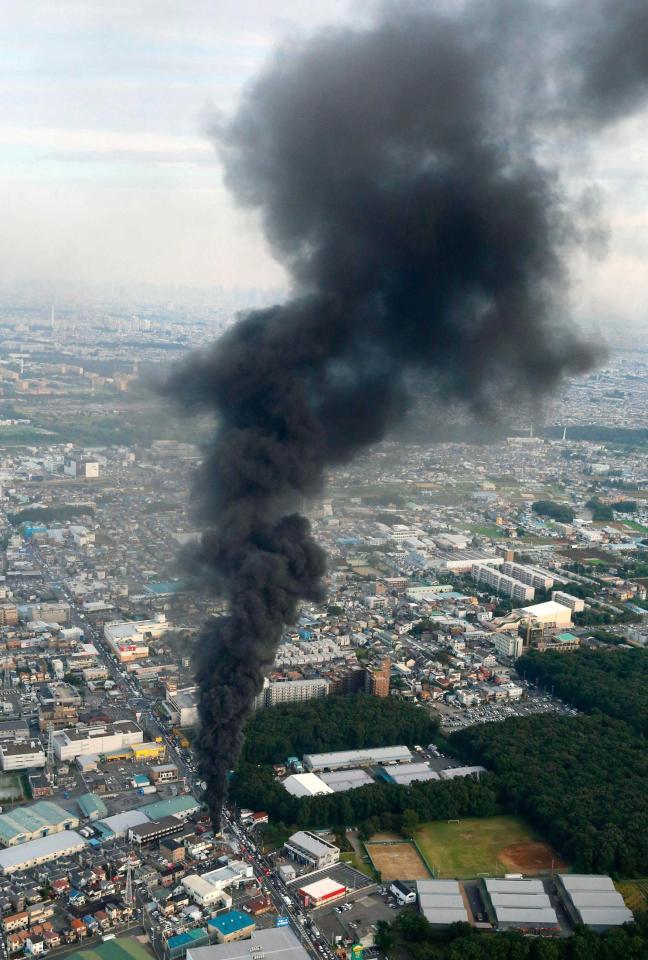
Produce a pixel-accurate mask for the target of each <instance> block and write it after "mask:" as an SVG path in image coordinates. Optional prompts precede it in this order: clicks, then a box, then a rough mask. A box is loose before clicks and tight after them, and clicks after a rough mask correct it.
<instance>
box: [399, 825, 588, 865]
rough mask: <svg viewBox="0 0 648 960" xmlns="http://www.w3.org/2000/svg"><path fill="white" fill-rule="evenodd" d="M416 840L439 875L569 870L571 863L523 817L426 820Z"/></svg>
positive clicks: (417, 833)
mask: <svg viewBox="0 0 648 960" xmlns="http://www.w3.org/2000/svg"><path fill="white" fill-rule="evenodd" d="M416 840H417V843H418V844H419V846H420V847H421V850H422V851H423V853H424V854H425V856H426V858H427V860H428V863H430V865H431V866H432V868H433V869H434V871H435V873H436V875H437V876H439V877H457V878H461V877H476V876H479V875H480V874H488V875H490V876H496V875H498V874H499V875H501V874H503V873H524V874H525V875H534V874H543V873H550V872H551V868H552V861H553V868H554V870H556V871H558V870H563V871H564V870H567V869H569V867H568V864H566V863H565V862H564V860H561V859H560V858H559V857H558V855H557V854H556V852H555V851H554V850H552V849H551V847H550V846H549V845H548V844H546V843H544V841H543V840H542V839H541V838H540V837H539V836H538V835H537V833H536V832H535V831H534V830H533V829H532V827H530V826H529V824H528V823H526V821H525V820H523V819H522V818H521V817H484V818H483V819H481V818H474V819H467V820H460V821H459V822H450V823H448V822H446V821H435V822H433V823H426V824H423V826H422V827H420V828H419V829H418V830H417V832H416Z"/></svg>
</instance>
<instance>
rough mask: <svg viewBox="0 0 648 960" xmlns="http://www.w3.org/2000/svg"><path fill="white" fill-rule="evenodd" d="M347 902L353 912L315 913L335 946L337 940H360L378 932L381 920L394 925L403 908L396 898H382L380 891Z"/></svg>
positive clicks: (334, 909)
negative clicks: (378, 924) (369, 933)
mask: <svg viewBox="0 0 648 960" xmlns="http://www.w3.org/2000/svg"><path fill="white" fill-rule="evenodd" d="M383 889H384V888H383ZM390 901H391V903H390ZM344 902H345V903H348V904H349V905H350V909H344V910H343V909H341V908H340V906H336V907H333V908H325V909H322V910H318V912H317V913H316V914H315V922H316V923H317V925H318V926H319V928H320V930H321V931H322V933H323V934H324V936H325V937H326V939H327V940H328V941H329V943H332V944H335V943H336V942H339V941H336V937H340V938H342V939H343V940H352V941H356V940H359V939H360V938H361V937H364V936H365V935H366V934H367V933H368V932H369V931H372V932H375V927H376V924H377V923H378V921H379V920H385V921H387V922H388V923H391V921H392V920H393V919H394V917H395V916H397V914H398V911H399V909H400V908H399V907H398V906H396V905H395V901H394V900H393V897H389V896H387V895H381V894H380V893H379V892H375V893H372V894H368V895H366V896H360V897H358V898H357V899H356V900H352V901H349V900H347V901H344Z"/></svg>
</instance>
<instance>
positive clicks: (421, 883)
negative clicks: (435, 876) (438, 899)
mask: <svg viewBox="0 0 648 960" xmlns="http://www.w3.org/2000/svg"><path fill="white" fill-rule="evenodd" d="M416 889H417V890H418V892H419V896H420V895H421V894H422V893H432V894H438V893H459V882H458V881H457V880H417V881H416Z"/></svg>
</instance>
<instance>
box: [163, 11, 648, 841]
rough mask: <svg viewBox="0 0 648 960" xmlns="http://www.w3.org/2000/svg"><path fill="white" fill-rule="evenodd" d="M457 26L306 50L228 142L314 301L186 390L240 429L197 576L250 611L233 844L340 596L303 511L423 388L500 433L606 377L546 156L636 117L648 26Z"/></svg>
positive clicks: (407, 29)
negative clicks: (418, 383) (303, 635)
mask: <svg viewBox="0 0 648 960" xmlns="http://www.w3.org/2000/svg"><path fill="white" fill-rule="evenodd" d="M435 6H436V7H437V11H438V10H439V9H443V8H442V7H441V5H435V4H426V5H425V9H423V8H420V7H418V8H411V7H410V8H408V7H407V6H404V5H403V4H399V5H398V8H397V9H396V8H395V9H393V10H391V12H390V11H389V10H388V11H387V12H386V13H383V14H382V15H381V17H380V18H379V19H378V20H377V21H376V22H375V23H374V24H373V25H372V26H370V27H364V28H357V29H353V28H345V29H339V30H330V31H326V32H323V33H321V34H319V35H317V36H315V37H314V38H312V39H310V40H309V41H307V42H304V43H293V44H288V45H286V46H285V47H283V48H282V49H280V50H279V51H278V53H277V54H276V56H275V57H274V59H273V60H272V62H271V63H270V64H269V66H268V67H267V69H266V70H265V71H264V72H263V73H262V74H261V76H260V77H259V78H258V80H257V82H256V83H255V84H254V86H252V88H251V89H250V90H249V91H248V93H247V95H246V96H245V98H244V100H243V102H242V104H241V106H240V108H239V110H238V112H237V114H236V115H235V116H234V118H233V120H232V121H231V122H229V123H227V124H224V125H221V126H220V128H219V129H218V131H217V133H216V137H217V139H218V144H219V148H220V150H221V154H222V156H223V158H224V164H225V169H226V176H227V182H228V185H229V187H230V189H231V190H232V192H233V193H234V195H235V196H236V197H237V199H238V200H239V201H240V202H241V203H242V204H244V205H248V206H250V207H253V208H256V209H258V211H259V212H260V214H261V217H262V222H263V225H264V229H265V231H266V234H267V236H268V238H269V241H270V243H271V244H272V247H273V249H274V251H275V253H276V255H277V257H278V258H279V259H280V260H281V261H282V263H283V264H284V265H285V266H286V267H287V269H288V271H289V273H290V275H291V277H292V280H293V296H292V299H290V300H289V302H287V303H285V304H283V305H280V306H275V307H272V308H270V309H266V310H257V311H254V312H251V313H249V314H248V315H246V316H245V317H244V318H243V319H241V320H240V321H239V322H238V323H237V324H236V325H235V326H234V327H232V328H231V329H230V330H228V332H227V333H225V335H224V336H222V337H221V338H220V340H219V341H218V342H217V343H216V344H215V345H214V346H213V347H212V348H211V349H210V350H208V351H207V352H203V353H199V354H197V355H192V356H190V357H189V359H188V360H186V361H185V362H184V363H182V364H181V365H180V367H179V368H178V369H176V371H175V372H174V374H173V375H172V378H171V380H170V381H169V383H168V384H167V388H166V389H167V391H168V392H169V393H171V394H173V395H174V396H176V397H179V398H180V399H181V401H182V402H183V403H184V404H185V406H187V407H188V408H189V409H191V408H203V409H205V408H206V409H208V410H211V411H213V412H214V413H215V415H216V418H217V424H218V426H217V429H216V432H215V436H214V441H213V444H212V446H211V449H210V451H209V454H208V456H207V458H206V462H205V463H204V466H203V467H202V469H201V471H200V475H199V478H198V499H199V503H200V511H201V515H202V520H203V522H204V524H205V527H206V529H205V532H204V533H203V535H202V541H201V545H200V548H199V551H198V557H197V560H198V562H199V563H200V565H201V567H202V570H203V573H204V574H205V575H206V577H207V578H208V580H209V582H210V583H211V585H212V586H213V587H214V589H218V590H224V591H225V594H226V596H227V598H228V602H229V615H228V616H227V617H225V618H222V619H219V620H214V621H212V622H210V623H209V624H208V625H207V627H206V629H205V632H204V634H203V637H202V641H201V644H200V660H199V665H198V681H199V687H200V714H201V729H200V735H199V756H200V769H201V770H202V775H203V777H204V779H205V781H206V782H207V799H208V803H209V808H210V812H211V816H212V819H213V821H214V824H215V826H216V827H218V825H219V821H220V812H221V807H222V803H223V800H224V797H225V793H226V785H227V772H228V770H229V769H231V768H232V767H234V765H235V763H236V760H237V758H238V756H239V753H240V750H241V746H242V737H243V733H242V731H243V727H244V724H245V721H246V719H247V717H248V715H249V713H250V710H251V706H252V704H253V700H254V697H255V695H256V694H257V693H258V692H259V691H260V689H261V687H262V683H263V679H264V675H265V674H266V673H267V671H268V670H269V668H270V667H271V665H272V662H273V658H274V656H275V651H276V648H277V644H278V643H279V641H280V638H281V635H282V631H283V629H284V626H285V624H286V623H290V622H291V621H294V619H295V616H296V612H297V608H298V604H299V602H300V601H301V600H304V599H306V600H311V601H317V600H320V599H321V598H322V575H323V574H324V571H325V558H324V554H323V552H322V550H321V548H320V547H319V546H318V545H317V544H316V543H315V542H314V540H313V538H312V536H311V531H310V527H309V524H308V521H307V520H306V519H304V518H303V517H301V516H299V515H298V514H297V513H295V512H293V511H294V509H295V506H296V505H297V504H298V502H299V498H301V497H302V496H303V495H309V494H313V493H316V492H317V491H318V490H320V489H321V487H322V483H323V476H324V473H325V471H326V469H327V468H328V467H329V466H330V465H333V464H336V463H340V462H342V461H345V460H347V459H348V458H350V457H352V456H353V455H354V453H355V452H356V451H358V450H359V449H361V448H362V447H364V446H366V445H368V444H371V443H374V442H375V441H377V440H379V439H380V438H381V437H383V436H384V435H385V433H386V432H387V431H388V430H389V429H390V427H392V426H393V425H394V424H395V423H397V422H398V421H399V419H400V418H402V417H403V416H404V415H405V413H406V411H407V408H408V389H407V382H406V379H407V377H408V376H410V375H411V374H414V375H416V376H418V377H419V378H422V379H423V380H428V379H429V380H431V381H433V382H434V384H435V386H436V389H437V395H438V396H440V397H443V398H444V400H445V401H447V402H456V401H460V402H461V401H462V402H464V403H465V404H466V405H467V406H469V407H470V408H472V409H473V411H475V412H476V413H478V414H482V413H483V412H484V411H486V410H488V409H490V408H491V407H492V406H493V404H495V403H497V402H499V401H500V400H501V399H502V398H503V397H504V398H506V399H507V400H510V399H511V398H517V397H519V396H521V395H523V394H527V395H532V396H535V395H537V394H539V393H542V392H544V391H546V390H550V389H551V388H552V387H554V386H555V385H556V383H557V382H559V381H560V380H561V378H563V377H564V376H565V375H567V374H571V373H573V372H577V371H581V370H584V369H586V368H587V367H588V366H589V365H590V364H591V363H592V360H593V355H594V352H593V350H592V349H591V347H590V346H588V345H587V344H586V343H584V342H583V341H582V340H581V339H580V338H579V336H578V335H577V333H576V332H575V331H574V329H573V328H572V327H571V326H570V324H569V322H568V321H567V320H566V319H565V311H566V307H565V301H564V291H565V271H564V268H563V262H564V259H565V257H566V256H567V254H568V252H569V250H570V248H571V247H572V246H573V245H574V244H575V243H579V242H582V240H583V238H584V237H585V235H586V232H584V230H583V228H582V225H581V223H580V221H579V218H578V216H577V215H576V214H575V212H574V210H575V208H573V209H571V208H570V204H569V203H568V202H567V200H566V199H565V196H564V194H563V191H562V190H561V187H560V183H559V180H558V177H557V175H556V173H555V172H554V171H553V170H552V169H550V168H549V167H548V166H547V165H543V164H542V163H541V162H540V161H539V160H538V159H537V154H538V151H537V149H536V146H537V144H538V143H540V142H542V139H543V136H544V135H545V134H546V133H547V130H548V126H549V125H550V124H553V123H555V124H557V125H559V124H562V125H563V127H564V126H565V125H568V124H570V123H572V122H573V123H574V124H576V125H577V126H578V128H579V129H580V130H582V129H583V128H585V127H587V128H589V129H593V128H595V126H596V125H599V124H601V123H603V122H608V121H610V120H612V119H614V118H615V117H616V116H618V115H619V113H621V112H622V111H623V110H625V109H626V108H628V107H629V106H631V105H632V104H634V103H636V102H637V100H638V99H639V96H640V93H641V92H642V88H643V86H645V75H646V50H647V49H648V46H647V45H646V44H645V41H644V38H645V33H646V30H645V28H646V11H647V10H648V4H646V3H645V0H640V2H624V0H614V2H610V3H605V4H603V3H597V4H594V3H592V4H589V5H588V4H587V3H582V2H581V0H574V3H573V4H567V5H563V6H559V5H556V3H550V4H548V5H547V6H546V7H543V6H542V5H541V4H540V2H534V3H525V2H524V0H515V2H511V0H503V2H499V0H498V2H493V3H474V4H472V5H467V6H463V7H462V8H461V12H459V13H458V12H456V7H452V8H450V12H448V11H447V10H446V11H445V12H434V10H433V9H432V8H433V7H435ZM588 6H589V10H590V13H591V16H590V17H589V18H587V17H585V16H581V14H582V11H583V8H584V7H588ZM638 41H639V42H638ZM619 47H621V49H619ZM630 50H631V51H632V53H631V57H630V60H628V53H629V51H630Z"/></svg>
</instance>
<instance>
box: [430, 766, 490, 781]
mask: <svg viewBox="0 0 648 960" xmlns="http://www.w3.org/2000/svg"><path fill="white" fill-rule="evenodd" d="M481 773H486V767H479V766H476V767H447V768H446V769H445V770H441V771H439V776H440V777H441V779H442V780H456V779H457V777H479V775H480V774H481Z"/></svg>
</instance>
